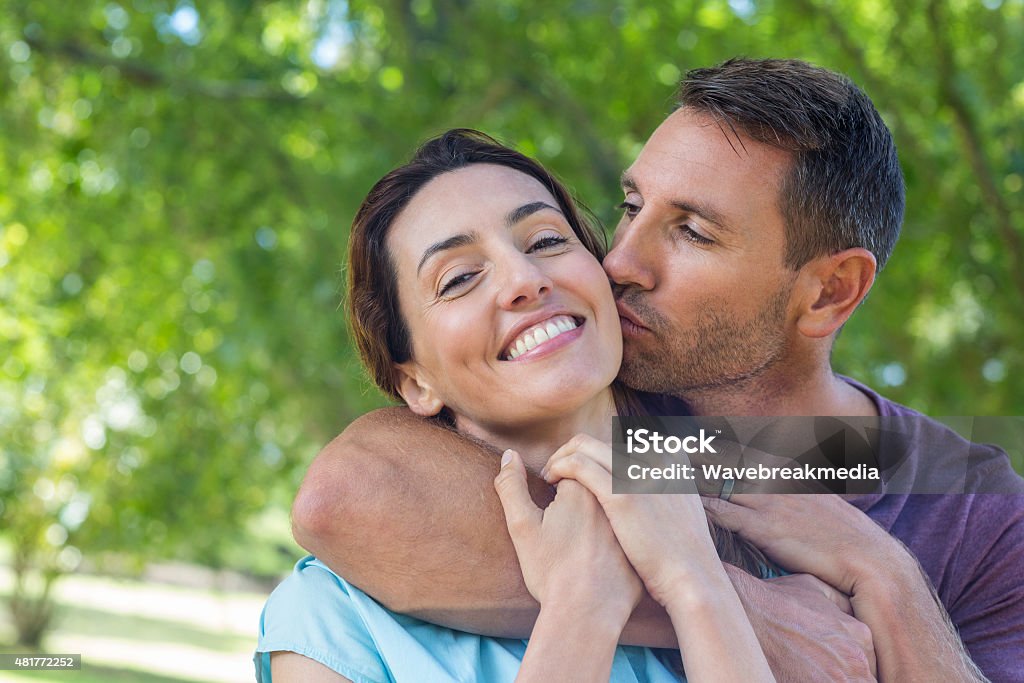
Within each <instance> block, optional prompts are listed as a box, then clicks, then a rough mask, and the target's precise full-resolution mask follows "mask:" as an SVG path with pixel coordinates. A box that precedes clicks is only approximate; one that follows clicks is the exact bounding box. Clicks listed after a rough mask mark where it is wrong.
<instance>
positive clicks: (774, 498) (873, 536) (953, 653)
mask: <svg viewBox="0 0 1024 683" xmlns="http://www.w3.org/2000/svg"><path fill="white" fill-rule="evenodd" d="M704 506H705V508H706V509H707V510H708V511H709V513H710V514H712V515H714V517H715V519H716V520H717V521H718V523H719V524H721V525H722V526H724V527H726V528H729V529H732V530H733V531H736V532H737V533H739V534H740V535H741V536H743V537H745V538H747V539H748V540H749V541H751V542H752V543H754V545H756V546H758V547H759V548H761V550H763V551H764V552H765V554H766V555H767V556H768V557H770V558H771V559H773V560H775V561H776V562H778V563H779V564H780V565H782V566H784V567H787V568H789V569H793V570H796V571H801V572H806V573H809V574H813V575H814V576H817V577H819V578H821V579H822V580H824V581H825V582H827V583H828V584H830V585H832V586H834V587H835V588H836V589H838V590H839V591H842V592H843V593H846V594H847V595H848V596H849V599H850V607H851V608H852V614H853V615H854V616H855V617H857V619H859V620H860V621H862V622H864V624H866V625H867V626H868V628H870V630H871V633H872V635H873V638H874V644H875V652H876V656H877V658H878V674H879V679H880V680H882V681H901V682H902V681H909V680H914V681H931V680H946V681H979V680H985V679H984V677H983V676H982V675H981V673H980V672H979V670H978V668H977V667H976V666H975V665H974V663H973V662H972V661H971V659H970V657H969V655H968V654H967V652H966V650H965V648H964V646H963V643H961V641H960V637H959V636H958V635H957V633H956V630H955V629H954V628H953V626H952V624H951V623H950V620H949V616H948V615H947V614H946V611H945V609H944V608H943V606H942V604H941V602H940V601H939V599H938V597H937V596H936V595H935V591H934V589H933V588H932V585H931V583H930V582H929V580H928V578H927V577H926V576H925V575H924V572H923V571H922V570H921V568H920V565H918V563H917V559H916V558H914V556H913V555H911V554H910V551H908V550H907V549H906V548H905V547H904V546H903V544H902V543H900V542H899V541H898V540H897V539H895V538H892V537H891V536H889V534H887V533H886V532H885V530H883V529H882V528H881V527H879V526H878V525H877V524H875V523H874V522H873V521H872V520H871V518H870V517H868V516H867V515H865V514H864V513H863V512H861V511H860V510H858V509H857V508H855V507H853V506H852V505H850V504H849V503H847V502H846V501H845V500H843V499H842V498H841V497H839V496H836V495H826V494H822V495H798V494H737V495H734V496H732V498H730V500H729V501H728V502H726V501H724V500H720V499H717V498H705V499H704ZM758 634H759V635H760V634H761V631H759V632H758Z"/></svg>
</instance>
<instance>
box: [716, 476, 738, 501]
mask: <svg viewBox="0 0 1024 683" xmlns="http://www.w3.org/2000/svg"><path fill="white" fill-rule="evenodd" d="M734 488H736V480H735V479H726V480H725V483H723V484H722V492H721V493H719V494H718V497H719V498H721V499H722V500H724V501H728V500H729V499H730V498H732V490H733V489H734Z"/></svg>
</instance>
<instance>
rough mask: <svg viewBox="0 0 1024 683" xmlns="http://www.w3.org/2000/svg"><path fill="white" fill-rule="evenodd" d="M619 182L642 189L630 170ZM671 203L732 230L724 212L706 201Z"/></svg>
mask: <svg viewBox="0 0 1024 683" xmlns="http://www.w3.org/2000/svg"><path fill="white" fill-rule="evenodd" d="M619 182H620V183H621V184H622V189H624V190H632V191H634V192H639V191H640V188H639V187H637V184H636V181H635V180H634V179H633V176H631V175H630V174H629V171H626V172H624V173H623V174H622V177H621V178H620V179H619ZM669 204H670V205H672V206H673V207H675V208H676V209H679V210H680V211H683V212H685V213H692V214H694V215H697V216H700V217H701V218H703V219H704V220H706V221H710V222H711V223H714V224H715V225H716V226H718V227H719V228H721V229H722V230H725V231H728V232H732V228H731V227H729V224H728V223H726V221H725V217H724V216H723V215H722V213H721V212H720V211H718V210H717V209H715V208H714V207H712V206H709V205H708V204H705V203H704V202H699V201H695V200H692V199H674V200H672V201H670V202H669Z"/></svg>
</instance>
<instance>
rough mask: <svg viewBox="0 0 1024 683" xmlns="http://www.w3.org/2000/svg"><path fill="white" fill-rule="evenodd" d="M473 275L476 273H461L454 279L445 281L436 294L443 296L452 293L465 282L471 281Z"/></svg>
mask: <svg viewBox="0 0 1024 683" xmlns="http://www.w3.org/2000/svg"><path fill="white" fill-rule="evenodd" d="M474 275H476V273H462V274H460V275H456V276H455V277H453V278H451V279H450V280H447V281H446V282H445V283H444V284H442V285H441V290H440V291H439V292H438V293H437V295H438V296H444V295H445V294H448V293H450V292H454V291H455V290H457V289H459V288H460V287H462V286H463V285H465V284H466V283H467V282H469V281H470V280H471V279H473V276H474Z"/></svg>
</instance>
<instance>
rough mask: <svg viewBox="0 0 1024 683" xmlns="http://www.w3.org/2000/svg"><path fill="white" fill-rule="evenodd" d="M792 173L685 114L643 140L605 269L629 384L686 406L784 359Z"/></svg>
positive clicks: (774, 157) (771, 154) (770, 155)
mask: <svg viewBox="0 0 1024 683" xmlns="http://www.w3.org/2000/svg"><path fill="white" fill-rule="evenodd" d="M723 126H724V127H725V129H726V130H730V129H729V127H728V125H727V124H723ZM789 164H790V156H789V154H788V153H786V152H784V151H781V150H778V149H775V148H773V147H769V146H767V145H764V144H761V143H758V142H755V141H753V140H751V139H750V138H747V137H746V136H744V135H740V136H739V137H737V136H736V135H735V134H733V133H732V131H731V130H730V133H729V136H728V137H727V136H726V134H725V133H724V132H723V130H722V128H720V127H719V125H718V124H717V123H715V122H714V121H713V120H712V119H710V118H709V117H706V116H703V115H700V114H693V113H690V112H687V111H686V110H685V109H681V110H679V111H676V112H675V113H674V114H672V115H671V116H669V117H668V119H666V120H665V122H664V123H662V125H661V126H660V127H659V128H658V129H657V130H656V131H655V132H654V134H653V135H652V136H651V138H650V140H648V141H647V144H646V145H645V146H644V148H643V150H642V151H641V152H640V156H639V157H638V158H637V160H636V162H635V163H634V164H633V165H632V166H630V167H629V169H628V170H627V171H626V172H625V173H624V174H623V191H624V192H625V195H626V198H625V202H624V206H623V208H624V209H625V211H624V214H623V217H622V220H621V221H619V225H618V227H617V228H616V231H615V239H614V242H613V245H612V250H611V252H610V253H609V254H608V256H607V257H606V258H605V261H604V267H605V270H606V271H607V273H608V276H609V277H610V278H611V279H612V281H613V289H614V290H615V294H616V299H617V302H618V306H619V314H620V317H621V318H622V333H623V338H624V351H623V364H622V370H621V372H620V375H619V376H620V378H622V379H623V380H624V381H625V382H626V384H628V385H629V386H632V387H635V388H638V389H642V390H644V391H652V392H658V393H666V394H671V395H675V396H679V397H681V398H684V399H685V398H686V397H687V395H688V394H689V393H690V392H694V391H700V390H704V389H710V388H714V387H723V386H728V385H730V384H733V383H736V382H740V381H743V380H745V379H749V378H753V377H757V376H760V375H763V373H765V371H767V370H769V369H770V368H772V367H773V366H775V365H776V364H777V363H779V361H780V360H782V359H783V358H784V357H785V354H786V352H787V347H788V341H787V340H788V338H789V336H788V335H789V333H790V331H791V330H792V325H790V324H788V321H789V318H790V316H789V311H788V307H789V303H790V292H791V291H792V286H793V282H794V280H795V277H796V272H795V271H793V270H791V269H789V268H788V267H787V266H786V265H785V263H784V255H785V230H784V221H783V217H782V214H781V212H780V210H779V206H778V203H779V188H780V183H781V181H782V178H783V175H784V173H785V172H786V171H787V170H788V168H789Z"/></svg>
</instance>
